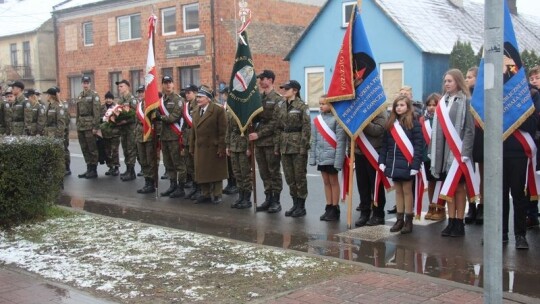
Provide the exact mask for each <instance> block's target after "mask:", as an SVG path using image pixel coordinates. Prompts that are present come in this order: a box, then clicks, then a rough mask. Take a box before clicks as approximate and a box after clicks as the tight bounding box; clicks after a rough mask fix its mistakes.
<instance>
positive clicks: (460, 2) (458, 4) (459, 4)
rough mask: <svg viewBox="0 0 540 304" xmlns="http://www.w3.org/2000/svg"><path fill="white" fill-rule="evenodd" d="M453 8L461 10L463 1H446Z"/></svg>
mask: <svg viewBox="0 0 540 304" xmlns="http://www.w3.org/2000/svg"><path fill="white" fill-rule="evenodd" d="M448 2H450V3H451V4H452V5H453V6H455V7H457V8H463V0H448Z"/></svg>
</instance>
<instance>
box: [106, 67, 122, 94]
mask: <svg viewBox="0 0 540 304" xmlns="http://www.w3.org/2000/svg"><path fill="white" fill-rule="evenodd" d="M120 80H122V72H111V73H109V88H110V89H109V91H110V92H111V93H112V94H113V95H114V97H119V96H120V94H119V93H118V86H117V85H116V82H117V81H120Z"/></svg>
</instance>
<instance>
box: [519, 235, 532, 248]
mask: <svg viewBox="0 0 540 304" xmlns="http://www.w3.org/2000/svg"><path fill="white" fill-rule="evenodd" d="M516 249H529V243H527V239H526V238H525V236H524V235H516Z"/></svg>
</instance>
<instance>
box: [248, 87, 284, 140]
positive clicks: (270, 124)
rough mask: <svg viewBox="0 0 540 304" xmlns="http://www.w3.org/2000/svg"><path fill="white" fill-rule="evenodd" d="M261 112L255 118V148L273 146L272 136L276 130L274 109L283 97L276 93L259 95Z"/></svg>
mask: <svg viewBox="0 0 540 304" xmlns="http://www.w3.org/2000/svg"><path fill="white" fill-rule="evenodd" d="M261 97H262V106H263V111H262V112H261V113H260V114H259V115H257V117H256V118H255V121H254V122H255V133H257V136H258V137H259V138H258V139H257V140H256V141H255V145H257V147H268V146H273V145H274V135H275V132H274V131H275V128H276V117H275V112H274V108H275V107H276V105H277V104H279V102H280V101H281V100H283V97H281V95H279V94H278V93H277V92H276V91H274V90H272V91H271V92H270V93H268V94H265V93H263V94H262V95H261Z"/></svg>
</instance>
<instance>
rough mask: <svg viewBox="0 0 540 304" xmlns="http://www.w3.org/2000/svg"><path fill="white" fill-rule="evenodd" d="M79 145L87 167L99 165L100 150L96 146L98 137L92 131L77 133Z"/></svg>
mask: <svg viewBox="0 0 540 304" xmlns="http://www.w3.org/2000/svg"><path fill="white" fill-rule="evenodd" d="M77 135H78V137H79V144H80V145H81V150H82V153H83V156H84V161H85V162H86V164H87V165H97V162H98V148H97V145H96V137H95V136H94V134H93V133H92V130H84V131H77Z"/></svg>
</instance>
